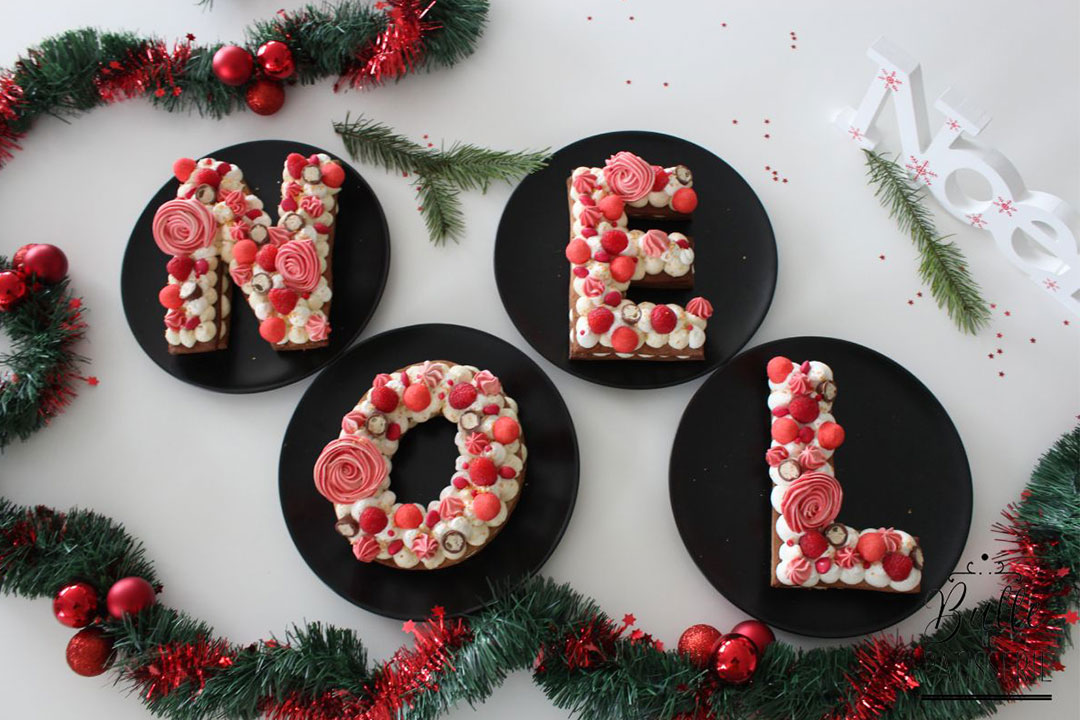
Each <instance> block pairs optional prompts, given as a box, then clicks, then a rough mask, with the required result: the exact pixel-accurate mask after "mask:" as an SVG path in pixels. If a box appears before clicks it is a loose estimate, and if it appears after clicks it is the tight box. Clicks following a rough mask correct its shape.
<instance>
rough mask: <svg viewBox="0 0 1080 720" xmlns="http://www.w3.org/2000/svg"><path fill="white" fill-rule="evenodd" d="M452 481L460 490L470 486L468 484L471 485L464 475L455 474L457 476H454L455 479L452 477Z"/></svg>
mask: <svg viewBox="0 0 1080 720" xmlns="http://www.w3.org/2000/svg"><path fill="white" fill-rule="evenodd" d="M450 482H451V483H452V484H453V486H454V487H456V488H457V489H458V490H464V489H465V488H466V487H468V486H469V481H468V480H466V479H465V477H464V476H463V475H455V476H454V477H453V479H452V480H450Z"/></svg>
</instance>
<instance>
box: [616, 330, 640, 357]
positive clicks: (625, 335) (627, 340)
mask: <svg viewBox="0 0 1080 720" xmlns="http://www.w3.org/2000/svg"><path fill="white" fill-rule="evenodd" d="M637 346H638V334H637V333H636V332H635V331H634V330H633V329H632V328H629V327H627V326H625V325H623V326H622V327H618V328H615V332H613V333H611V347H613V348H614V349H615V352H621V353H630V352H634V351H635V350H637Z"/></svg>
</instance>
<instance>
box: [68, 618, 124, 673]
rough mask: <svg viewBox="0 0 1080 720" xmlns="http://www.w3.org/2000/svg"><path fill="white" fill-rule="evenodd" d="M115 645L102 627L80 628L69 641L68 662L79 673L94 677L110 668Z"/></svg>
mask: <svg viewBox="0 0 1080 720" xmlns="http://www.w3.org/2000/svg"><path fill="white" fill-rule="evenodd" d="M112 654H113V645H112V640H110V639H109V638H108V637H107V636H106V635H105V632H104V631H103V630H102V629H101V628H96V627H91V628H86V629H85V630H80V631H79V632H77V633H75V636H74V637H73V638H71V640H69V641H68V646H67V663H68V666H69V667H71V669H72V670H74V671H75V672H76V673H78V674H79V675H82V676H83V677H94V676H96V675H100V674H101V673H103V672H105V671H106V670H108V669H109V665H110V663H111V662H112Z"/></svg>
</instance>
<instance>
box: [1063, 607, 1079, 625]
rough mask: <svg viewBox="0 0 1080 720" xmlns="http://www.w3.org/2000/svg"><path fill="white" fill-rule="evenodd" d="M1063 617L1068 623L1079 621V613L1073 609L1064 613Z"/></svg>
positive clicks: (1072, 623)
mask: <svg viewBox="0 0 1080 720" xmlns="http://www.w3.org/2000/svg"><path fill="white" fill-rule="evenodd" d="M1064 618H1065V622H1067V623H1069V624H1070V625H1075V624H1076V623H1077V621H1080V615H1077V614H1076V611H1075V610H1070V611H1069V612H1067V613H1065V615H1064Z"/></svg>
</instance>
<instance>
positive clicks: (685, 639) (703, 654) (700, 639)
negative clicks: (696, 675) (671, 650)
mask: <svg viewBox="0 0 1080 720" xmlns="http://www.w3.org/2000/svg"><path fill="white" fill-rule="evenodd" d="M720 636H721V633H720V631H719V630H717V629H716V628H714V627H713V626H712V625H706V624H704V623H702V624H700V625H691V626H690V627H688V628H686V630H684V631H683V634H682V635H680V636H679V652H680V653H681V654H683V655H687V656H689V658H690V662H692V663H694V665H696V666H698V667H702V668H703V667H705V666H706V665H708V664H709V660H711V659H712V656H713V653H714V652H716V645H717V643H719V642H720Z"/></svg>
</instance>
